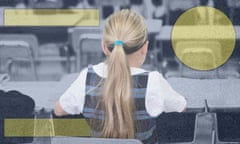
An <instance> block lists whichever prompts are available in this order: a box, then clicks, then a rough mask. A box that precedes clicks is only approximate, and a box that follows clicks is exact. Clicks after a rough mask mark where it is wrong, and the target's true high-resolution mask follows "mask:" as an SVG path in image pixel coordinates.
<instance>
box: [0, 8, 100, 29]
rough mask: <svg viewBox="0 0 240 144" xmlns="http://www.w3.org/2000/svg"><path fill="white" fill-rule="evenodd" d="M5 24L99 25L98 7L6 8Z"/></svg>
mask: <svg viewBox="0 0 240 144" xmlns="http://www.w3.org/2000/svg"><path fill="white" fill-rule="evenodd" d="M4 25H5V26H99V10H98V9H5V10H4Z"/></svg>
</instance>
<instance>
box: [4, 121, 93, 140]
mask: <svg viewBox="0 0 240 144" xmlns="http://www.w3.org/2000/svg"><path fill="white" fill-rule="evenodd" d="M4 136H5V137H53V136H90V128H89V126H88V124H87V122H86V120H85V119H4Z"/></svg>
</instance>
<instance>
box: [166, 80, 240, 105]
mask: <svg viewBox="0 0 240 144" xmlns="http://www.w3.org/2000/svg"><path fill="white" fill-rule="evenodd" d="M168 82H169V83H170V84H171V85H172V87H173V89H175V90H176V91H177V92H179V93H180V94H182V95H183V96H185V97H186V98H187V101H188V107H198V106H204V100H205V99H206V100H207V101H208V105H209V107H211V108H237V107H240V96H239V93H240V79H202V80H200V79H188V78H169V79H168Z"/></svg>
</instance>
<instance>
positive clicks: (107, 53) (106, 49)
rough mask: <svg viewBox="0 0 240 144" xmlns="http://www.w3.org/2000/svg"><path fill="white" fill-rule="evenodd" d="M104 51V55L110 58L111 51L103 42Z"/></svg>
mask: <svg viewBox="0 0 240 144" xmlns="http://www.w3.org/2000/svg"><path fill="white" fill-rule="evenodd" d="M102 50H103V53H104V54H105V55H106V56H108V55H109V54H110V51H109V50H108V47H107V45H106V44H105V43H104V42H103V41H102Z"/></svg>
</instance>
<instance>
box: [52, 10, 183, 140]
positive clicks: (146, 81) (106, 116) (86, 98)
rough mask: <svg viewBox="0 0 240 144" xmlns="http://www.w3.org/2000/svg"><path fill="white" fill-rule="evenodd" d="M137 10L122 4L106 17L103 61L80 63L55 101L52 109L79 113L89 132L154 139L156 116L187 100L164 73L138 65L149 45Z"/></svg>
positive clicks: (98, 134) (111, 136) (179, 106)
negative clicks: (83, 65) (80, 68)
mask: <svg viewBox="0 0 240 144" xmlns="http://www.w3.org/2000/svg"><path fill="white" fill-rule="evenodd" d="M147 36H148V31H147V27H146V24H145V20H144V18H143V17H142V16H140V15H138V14H137V13H135V12H133V11H131V10H122V11H120V12H116V13H114V14H112V15H111V16H109V17H108V19H107V20H106V22H105V27H104V30H103V38H102V49H103V52H104V53H105V55H106V61H105V62H102V63H99V64H97V65H93V66H90V67H88V68H85V69H84V70H83V71H82V72H81V73H80V75H79V76H78V78H77V79H76V80H75V81H74V82H73V84H72V85H71V86H70V87H69V88H68V90H67V91H66V92H65V93H64V94H63V95H62V96H61V97H60V99H59V101H58V102H57V103H56V106H55V114H56V115H58V116H63V115H67V114H81V113H82V114H83V115H84V117H85V118H86V120H87V121H88V124H89V125H90V127H91V135H92V136H93V137H103V138H135V139H139V140H141V141H142V142H143V143H156V142H157V136H156V123H155V117H157V116H159V115H160V114H161V113H162V112H174V111H176V112H181V111H183V110H184V109H185V107H186V100H185V99H184V98H183V97H182V96H181V95H180V94H178V93H177V92H175V91H174V90H173V89H172V88H171V86H170V85H169V84H168V82H167V81H166V80H165V79H164V78H163V76H162V75H161V74H160V73H159V72H157V71H153V72H149V71H146V70H144V69H142V68H140V67H141V65H142V64H143V63H144V60H145V57H146V54H147V49H148V37H147Z"/></svg>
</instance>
